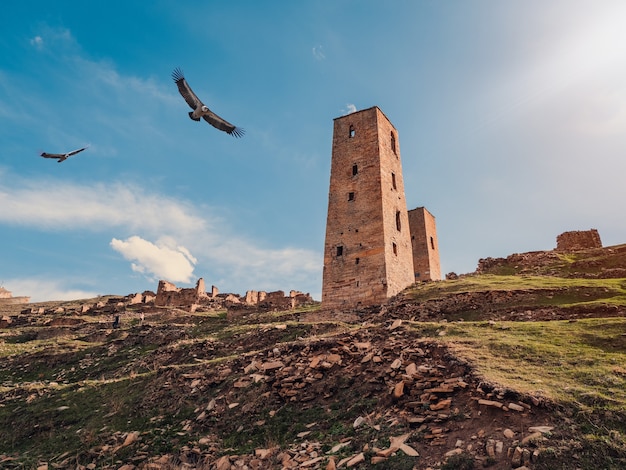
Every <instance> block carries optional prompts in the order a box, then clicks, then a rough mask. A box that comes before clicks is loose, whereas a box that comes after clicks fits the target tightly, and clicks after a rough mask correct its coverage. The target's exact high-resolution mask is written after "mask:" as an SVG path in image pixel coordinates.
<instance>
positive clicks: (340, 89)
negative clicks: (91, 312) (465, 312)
mask: <svg viewBox="0 0 626 470" xmlns="http://www.w3.org/2000/svg"><path fill="white" fill-rule="evenodd" d="M624 18H626V3H624V2H623V1H621V0H617V1H608V0H600V1H593V2H592V1H580V0H563V1H561V0H554V1H548V2H546V1H543V0H542V1H539V0H531V1H528V0H525V1H521V0H520V1H509V2H496V1H487V0H484V1H482V0H480V1H479V0H477V1H452V0H451V1H446V2H440V1H419V0H406V1H401V0H396V1H390V2H380V1H373V0H358V1H357V0H335V1H330V0H326V1H298V2H294V1H274V2H259V1H248V0H241V1H237V2H218V1H185V0H183V1H170V0H161V1H159V0H155V1H152V2H141V1H135V0H126V1H123V2H122V1H118V0H109V1H107V2H81V1H63V0H57V1H55V2H49V1H28V0H25V1H23V2H10V3H6V4H5V5H3V12H2V15H0V233H1V234H2V249H1V251H0V285H2V286H4V287H5V288H6V289H8V290H10V291H12V292H13V295H14V296H18V295H27V296H31V298H32V301H41V300H62V299H74V298H86V297H91V296H95V295H98V294H102V295H103V294H119V295H126V294H129V293H134V292H142V291H144V290H156V287H157V282H158V280H159V279H167V280H169V281H171V282H174V283H175V284H176V285H178V286H181V287H188V286H192V285H194V284H195V282H196V280H197V279H198V278H200V277H203V278H204V279H205V282H206V284H207V288H209V287H210V286H211V285H215V286H217V287H218V288H219V290H220V291H221V292H234V293H239V294H244V293H245V291H246V290H251V289H252V290H267V291H273V290H285V291H289V290H291V289H295V290H300V291H304V292H309V293H311V294H312V295H313V296H314V297H315V298H317V299H319V298H320V292H321V276H322V262H323V253H322V251H323V246H324V230H325V223H326V210H327V204H328V183H329V173H330V153H331V139H332V128H333V119H334V118H336V117H339V116H342V115H344V114H347V113H349V112H351V111H354V110H360V109H365V108H369V107H371V106H378V107H380V108H381V109H382V110H383V112H384V113H385V114H386V115H387V117H388V118H389V119H390V120H391V122H392V123H393V124H394V126H395V127H396V129H397V130H398V134H399V145H400V151H401V156H402V162H403V175H404V184H405V191H406V198H407V203H408V208H409V209H412V208H414V207H419V206H425V207H426V208H427V209H428V210H429V211H430V212H432V213H433V214H434V215H435V217H436V220H437V231H438V238H439V247H440V251H441V264H442V272H443V273H448V272H451V271H454V272H456V273H458V274H461V273H467V272H472V271H473V270H474V269H475V268H476V265H477V263H478V260H479V259H480V258H484V257H488V256H492V257H503V256H507V255H509V254H512V253H519V252H525V251H535V250H550V249H553V248H554V247H555V246H556V236H557V235H558V234H560V233H562V232H564V231H569V230H588V229H590V228H596V229H598V231H599V232H600V236H601V238H602V242H603V244H604V245H605V246H610V245H616V244H621V243H625V242H626V217H624V215H623V214H624V201H626V184H624V175H625V174H626V158H625V156H626V153H625V150H626V139H625V136H626V29H624V28H623V19H624ZM176 67H180V68H181V69H182V70H183V71H184V72H185V76H186V78H187V80H188V82H189V84H190V85H191V87H192V88H193V89H194V91H195V92H196V93H197V94H198V95H199V96H200V98H201V99H203V101H204V102H205V103H206V104H207V105H208V106H209V107H210V108H211V109H212V110H213V111H215V112H216V113H217V114H219V115H220V116H222V117H223V118H225V119H226V120H228V121H230V122H231V123H233V124H235V125H237V126H240V127H243V128H244V129H245V130H246V135H245V136H244V137H243V138H242V139H235V138H232V137H231V136H229V135H227V134H225V133H223V132H220V131H218V130H216V129H214V128H212V127H210V126H209V125H208V124H207V123H205V122H199V123H196V122H193V121H191V120H190V119H189V118H188V116H187V113H188V111H189V109H188V107H187V105H186V104H185V102H184V101H183V99H182V97H181V96H180V95H179V94H178V91H177V88H176V86H175V84H174V82H173V81H172V79H171V73H172V71H173V69H174V68H176ZM85 145H89V148H88V149H87V150H86V151H84V152H82V153H81V154H79V155H76V156H74V157H70V158H69V159H68V160H67V161H65V162H63V163H61V164H58V163H56V162H55V161H54V160H48V159H43V158H40V157H39V156H38V154H39V153H40V152H42V151H47V152H64V151H69V150H73V149H75V148H78V147H82V146H85Z"/></svg>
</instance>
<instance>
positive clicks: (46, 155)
mask: <svg viewBox="0 0 626 470" xmlns="http://www.w3.org/2000/svg"><path fill="white" fill-rule="evenodd" d="M63 155H64V154H62V153H48V152H41V154H40V156H42V157H43V158H61V157H63Z"/></svg>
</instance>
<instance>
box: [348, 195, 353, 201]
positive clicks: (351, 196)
mask: <svg viewBox="0 0 626 470" xmlns="http://www.w3.org/2000/svg"><path fill="white" fill-rule="evenodd" d="M348 201H354V193H348Z"/></svg>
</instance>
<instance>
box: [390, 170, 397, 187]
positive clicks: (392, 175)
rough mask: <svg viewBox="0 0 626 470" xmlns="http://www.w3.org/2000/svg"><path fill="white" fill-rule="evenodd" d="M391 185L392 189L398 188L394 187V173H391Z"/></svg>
mask: <svg viewBox="0 0 626 470" xmlns="http://www.w3.org/2000/svg"><path fill="white" fill-rule="evenodd" d="M391 186H392V187H393V189H398V188H396V174H395V173H391Z"/></svg>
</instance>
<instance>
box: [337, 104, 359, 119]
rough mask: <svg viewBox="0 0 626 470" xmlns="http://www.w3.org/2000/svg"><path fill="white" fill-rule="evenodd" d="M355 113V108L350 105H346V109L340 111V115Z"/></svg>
mask: <svg viewBox="0 0 626 470" xmlns="http://www.w3.org/2000/svg"><path fill="white" fill-rule="evenodd" d="M355 112H356V106H355V105H354V104H352V103H346V108H345V109H342V110H341V115H342V116H345V115H347V114H352V113H355Z"/></svg>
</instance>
